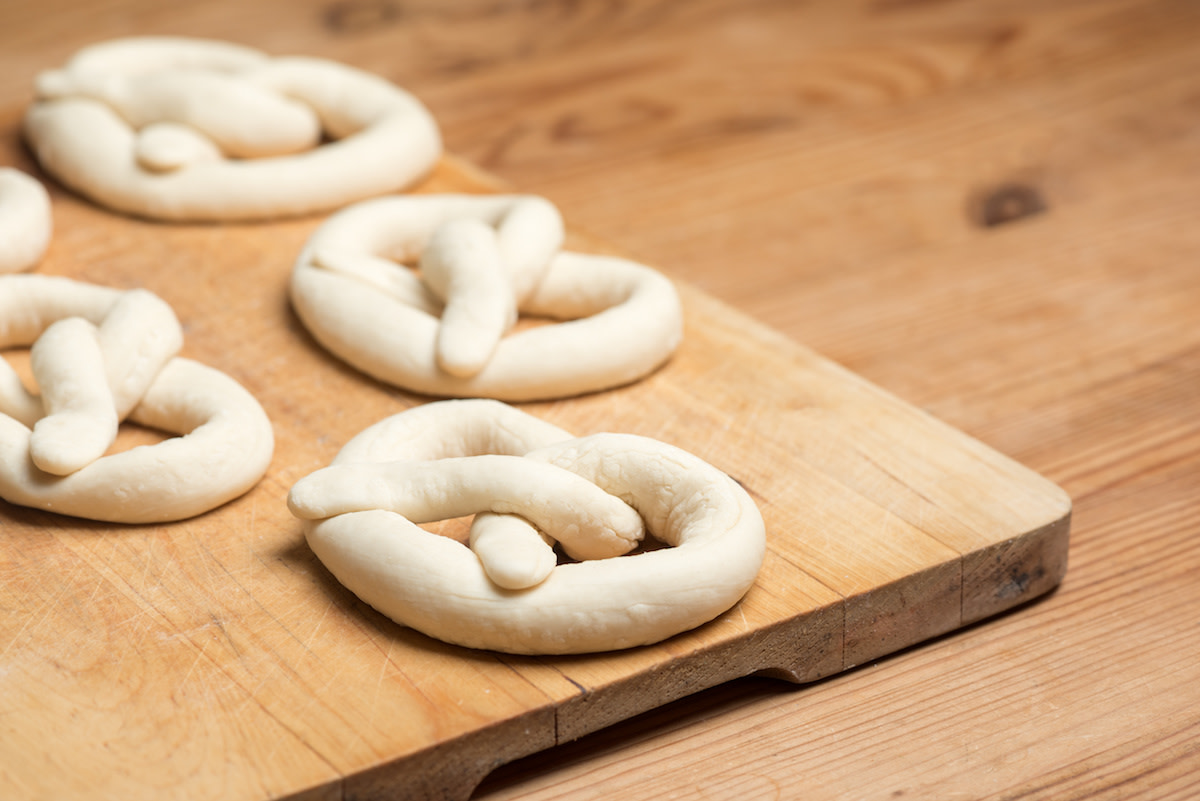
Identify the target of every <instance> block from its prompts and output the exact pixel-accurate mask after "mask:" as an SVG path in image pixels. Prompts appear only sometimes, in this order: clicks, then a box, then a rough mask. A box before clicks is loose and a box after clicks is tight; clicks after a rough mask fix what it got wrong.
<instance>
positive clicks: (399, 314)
mask: <svg viewBox="0 0 1200 801" xmlns="http://www.w3.org/2000/svg"><path fill="white" fill-rule="evenodd" d="M563 238H564V233H563V222H562V218H561V216H560V215H559V213H558V210H557V209H556V208H555V207H554V206H553V205H552V204H550V203H548V202H547V201H545V200H543V199H541V198H538V197H532V196H524V195H487V196H474V195H411V196H389V197H383V198H376V199H372V200H367V201H363V202H361V203H357V204H354V205H353V206H350V207H349V208H346V209H343V210H341V211H340V212H338V213H336V214H334V215H333V216H331V217H330V218H329V219H328V220H327V221H326V222H325V223H323V224H322V225H321V226H320V228H318V229H317V231H316V232H315V233H314V234H313V236H312V237H311V238H310V239H309V241H308V243H307V244H306V246H305V247H304V249H303V251H302V252H301V254H300V256H299V258H298V259H297V261H296V264H295V267H294V268H293V271H292V279H291V297H292V305H293V306H294V308H295V309H296V312H297V314H298V315H299V317H300V319H301V320H302V321H303V322H304V324H305V326H306V327H307V328H308V329H309V331H311V332H312V334H313V336H314V337H315V338H316V339H317V341H318V342H320V343H321V344H322V345H323V346H324V347H325V348H327V349H328V350H330V351H331V352H332V353H334V354H335V355H337V356H339V357H340V358H342V359H343V360H345V361H346V362H348V363H350V364H351V365H353V366H355V367H357V368H358V369H360V370H362V371H363V372H365V373H367V374H369V375H371V376H373V377H375V378H377V379H379V380H381V381H384V382H386V383H388V384H392V385H394V386H398V387H402V388H404V389H408V390H411V391H414V392H418V393H421V394H425V395H433V396H439V397H459V398H464V397H481V398H493V399H497V400H504V401H510V402H516V401H528V400H539V399H549V398H561V397H567V396H571V395H578V394H582V393H586V392H594V391H599V390H606V389H611V388H613V387H617V386H620V385H623V384H627V383H630V382H633V381H636V380H638V379H641V378H643V377H645V376H646V375H648V374H649V373H651V372H653V371H654V370H655V369H656V368H658V367H659V366H661V365H662V364H663V363H665V362H666V361H667V360H668V359H669V358H670V356H671V355H672V354H673V353H674V351H675V349H676V348H677V347H678V345H679V342H680V340H681V339H682V336H683V312H682V307H681V305H680V301H679V296H678V293H677V292H676V290H675V286H674V285H673V284H672V283H671V281H670V280H669V279H668V278H666V277H665V276H664V275H662V274H661V273H659V272H658V271H656V270H653V269H651V268H649V267H646V266H645V265H641V264H637V263H635V262H632V261H628V260H626V259H619V258H614V257H609V256H594V255H586V254H580V253H571V252H567V251H563V250H562V249H561V246H562V242H563ZM414 266H415V267H419V270H413V269H410V267H414ZM518 316H527V317H529V318H540V319H541V320H543V321H547V320H548V321H553V322H550V323H548V324H543V325H536V326H533V327H527V328H524V329H520V328H516V329H514V328H513V324H514V323H515V322H516V320H517V318H518Z"/></svg>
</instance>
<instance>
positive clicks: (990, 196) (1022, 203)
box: [971, 183, 1046, 228]
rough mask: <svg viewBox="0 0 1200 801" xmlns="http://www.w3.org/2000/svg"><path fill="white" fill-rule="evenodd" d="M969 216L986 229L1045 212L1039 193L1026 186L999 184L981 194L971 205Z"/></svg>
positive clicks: (1044, 203) (1044, 204)
mask: <svg viewBox="0 0 1200 801" xmlns="http://www.w3.org/2000/svg"><path fill="white" fill-rule="evenodd" d="M971 206H972V210H971V216H972V218H973V219H974V220H975V222H976V223H978V224H979V225H982V226H984V227H986V228H994V227H995V226H997V225H1004V224H1005V223H1010V222H1014V221H1016V220H1022V219H1025V218H1026V217H1033V216H1034V215H1037V214H1041V213H1042V212H1044V211H1046V202H1045V200H1043V199H1042V195H1041V193H1039V192H1038V191H1037V189H1035V188H1034V187H1032V186H1028V185H1026V184H1016V183H1012V184H1001V185H1000V186H996V187H991V188H989V189H987V190H985V191H983V192H981V193H980V194H979V195H978V196H977V197H976V199H975V201H974V202H973V203H972V204H971Z"/></svg>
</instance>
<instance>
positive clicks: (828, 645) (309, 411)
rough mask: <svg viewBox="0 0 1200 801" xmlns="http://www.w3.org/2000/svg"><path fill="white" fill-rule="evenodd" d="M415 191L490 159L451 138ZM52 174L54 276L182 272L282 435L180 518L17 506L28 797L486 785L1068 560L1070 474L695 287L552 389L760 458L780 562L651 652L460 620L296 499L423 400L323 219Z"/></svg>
mask: <svg viewBox="0 0 1200 801" xmlns="http://www.w3.org/2000/svg"><path fill="white" fill-rule="evenodd" d="M9 155H10V157H15V156H16V155H17V154H15V153H10V154H9ZM419 189H420V190H421V191H431V192H438V191H469V192H480V191H489V190H490V189H491V185H490V184H488V183H485V182H484V181H483V176H482V175H481V174H480V173H478V172H477V171H474V170H472V169H470V168H468V167H465V166H464V165H462V164H461V163H459V162H457V161H456V160H454V159H452V158H448V159H446V160H445V161H444V162H443V164H442V165H441V166H440V168H439V169H438V170H437V172H435V174H434V175H433V176H432V178H431V180H430V181H428V182H427V183H426V184H425V185H422V186H421V187H420V188H419ZM56 195H57V196H56V198H55V205H54V209H55V217H56V221H57V222H58V227H59V229H60V234H59V236H58V237H57V238H56V240H55V247H56V251H55V255H54V258H52V259H49V260H47V262H46V263H44V264H43V265H42V266H41V268H40V270H39V271H40V272H43V273H48V274H56V275H70V276H73V277H79V278H85V279H88V280H92V281H95V282H98V283H103V284H104V285H107V286H118V287H135V286H137V287H146V288H149V289H151V290H152V291H154V292H155V293H157V294H159V295H160V296H161V297H163V298H164V299H165V300H167V301H168V302H169V303H171V305H172V307H173V308H174V309H175V310H176V313H177V314H178V315H179V317H180V319H181V321H182V322H183V325H184V328H185V331H186V334H187V348H186V350H185V353H186V354H187V355H189V356H190V357H192V358H196V359H199V360H200V361H202V362H204V363H206V364H210V365H214V366H219V367H220V368H221V369H223V370H225V371H227V372H228V373H229V374H230V375H232V376H234V377H235V378H237V379H238V380H239V381H241V382H242V383H243V384H244V385H245V386H246V387H247V388H248V389H250V390H251V392H252V393H253V394H254V395H255V396H256V397H257V398H259V399H260V401H261V402H262V403H263V406H264V408H265V409H266V411H267V413H268V415H269V416H270V417H271V419H272V422H273V424H274V428H275V433H276V438H277V448H276V455H275V460H274V463H273V465H272V467H271V469H270V470H269V471H268V473H267V475H266V476H265V478H264V479H263V481H262V482H261V484H260V485H259V486H258V487H256V488H255V489H254V490H252V491H251V492H250V493H248V494H247V495H246V496H245V497H243V498H241V499H239V500H237V501H235V502H233V503H230V504H228V505H227V506H225V507H222V508H221V509H218V510H215V511H214V512H212V513H209V514H206V515H203V516H200V517H198V518H195V519H192V520H188V521H183V522H180V523H173V524H170V525H162V526H142V527H129V526H111V525H101V524H92V523H87V522H79V521H73V520H70V519H66V518H62V517H59V516H56V515H50V514H45V513H39V512H35V511H30V510H26V509H22V508H19V507H11V506H7V505H6V506H5V508H4V509H3V511H4V513H5V520H6V523H7V525H6V526H5V533H6V539H7V542H8V545H9V554H10V556H9V558H8V559H6V561H5V563H4V564H3V569H4V581H3V582H2V583H0V586H2V587H3V595H0V599H2V600H0V607H2V608H4V609H6V610H9V611H8V614H6V615H5V617H4V619H3V622H4V626H3V629H2V631H3V637H4V650H3V654H4V656H3V658H2V659H0V667H2V668H3V672H4V675H5V682H4V684H3V689H2V691H0V709H2V710H3V711H4V712H5V713H6V714H7V715H8V716H9V717H10V719H13V720H20V721H21V724H20V725H21V729H20V732H21V735H20V736H19V737H12V738H11V739H10V740H8V741H5V742H4V745H5V747H4V748H3V749H2V751H0V752H2V753H3V754H4V757H3V759H2V760H0V771H3V775H4V777H5V779H6V783H7V784H9V785H10V786H11V788H12V792H11V793H10V794H9V797H11V798H14V799H16V798H29V799H35V798H43V797H55V798H68V797H86V796H88V795H90V794H93V793H96V794H99V795H103V796H119V797H122V798H151V797H157V796H159V795H161V794H162V793H164V792H167V791H169V792H170V793H171V795H172V796H173V797H176V798H197V799H202V798H215V797H221V798H224V799H244V801H260V799H273V798H279V797H283V796H294V795H297V794H303V795H305V796H316V797H320V796H323V795H326V794H332V795H333V796H337V795H340V794H346V795H350V796H352V797H356V798H381V799H382V798H397V797H398V798H426V797H428V798H446V799H466V798H467V797H468V796H469V795H470V793H471V791H472V790H473V789H474V788H475V786H476V784H477V783H478V782H479V781H480V780H481V779H482V778H483V777H484V775H486V773H487V772H488V771H489V770H490V769H492V768H494V767H495V766H497V765H499V764H503V763H505V762H508V761H510V760H513V759H516V758H518V757H522V756H527V755H529V754H532V753H535V752H537V751H540V750H544V749H546V748H549V747H551V746H553V745H556V744H560V743H564V742H567V741H570V740H572V739H575V738H578V737H580V736H582V735H585V734H587V733H589V732H592V731H595V730H597V729H600V728H602V727H604V726H606V725H610V724H613V723H616V722H618V721H621V720H624V719H627V718H630V717H633V716H635V715H637V714H638V713H641V712H645V711H647V710H649V709H653V708H654V707H656V706H660V705H662V704H664V703H667V702H670V701H673V700H676V699H678V698H680V697H682V696H684V695H687V694H689V693H693V692H697V691H700V690H705V689H709V688H711V687H714V686H716V685H718V684H721V683H723V682H725V681H729V680H731V679H736V678H740V677H743V676H746V675H749V674H752V673H766V674H769V675H774V676H779V677H784V678H787V679H790V680H792V681H799V682H804V681H813V680H816V679H819V678H823V677H825V676H829V675H832V674H834V673H837V672H840V671H841V670H844V669H846V668H848V667H853V666H854V665H857V664H860V663H862V662H864V661H867V660H870V659H875V658H878V657H880V656H883V655H885V654H888V653H891V652H893V651H896V650H898V649H900V648H903V647H906V646H909V645H912V644H914V643H917V642H920V641H922V640H925V639H928V638H930V637H933V636H936V635H938V634H942V633H945V632H947V631H951V630H953V629H955V628H958V627H959V626H961V625H963V623H969V622H971V621H972V620H974V619H976V618H979V617H983V616H988V615H991V614H995V613H996V612H1000V611H1004V610H1006V609H1008V608H1010V607H1012V606H1014V605H1016V604H1019V603H1022V602H1025V601H1028V600H1030V599H1031V598H1034V597H1036V596H1038V595H1041V594H1043V593H1045V592H1047V591H1048V590H1050V589H1051V588H1052V587H1053V586H1055V585H1056V584H1057V583H1058V581H1059V580H1060V579H1061V577H1062V574H1063V571H1064V570H1065V568H1066V545H1067V533H1068V519H1069V512H1070V501H1069V500H1068V499H1067V497H1066V495H1065V494H1064V493H1063V492H1062V491H1061V490H1059V489H1058V488H1057V487H1055V486H1054V485H1053V484H1051V483H1050V482H1048V481H1046V480H1045V479H1043V478H1041V477H1039V476H1037V475H1036V474H1034V473H1032V472H1031V471H1029V470H1028V469H1026V468H1022V467H1020V466H1019V465H1017V464H1015V463H1013V462H1011V461H1010V460H1009V459H1007V458H1006V457H1003V456H1001V455H999V454H997V453H995V452H994V451H992V450H990V449H988V448H986V447H985V446H983V445H981V444H979V443H978V442H976V441H973V440H970V439H969V438H967V437H966V436H964V435H962V434H960V433H958V432H956V431H954V430H953V429H951V428H949V427H948V426H945V425H943V424H940V423H938V422H936V421H934V420H933V419H932V418H930V417H928V416H926V415H924V414H922V413H920V412H918V411H916V410H915V409H912V408H911V407H909V406H907V405H905V404H903V403H902V402H900V401H898V400H896V399H894V398H892V397H890V396H888V395H886V394H884V393H882V392H881V391H879V390H878V389H876V388H874V387H872V386H871V385H869V384H867V383H866V382H864V381H862V380H860V379H858V378H856V377H855V376H853V375H852V374H850V373H848V372H846V371H844V370H842V369H840V368H837V367H835V366H834V365H832V364H830V363H828V362H826V361H825V360H823V359H821V358H820V357H818V356H816V355H815V354H813V353H811V352H810V351H807V350H806V349H804V348H802V347H800V346H799V345H796V344H795V343H792V342H790V341H787V340H785V339H783V338H782V337H779V336H778V335H776V334H774V333H772V332H771V331H769V330H768V329H765V328H762V327H761V326H758V325H757V324H756V323H754V322H752V321H751V320H749V319H748V318H746V317H745V316H744V315H742V314H740V313H737V312H735V311H733V310H732V309H730V308H729V307H727V306H724V305H723V304H721V303H719V302H717V301H715V300H713V299H711V298H709V297H708V296H706V295H704V294H703V293H701V292H699V291H698V290H695V289H692V288H690V287H689V286H686V285H682V286H681V291H682V293H683V299H684V305H685V308H686V317H685V329H686V333H685V343H684V345H683V346H682V347H681V348H680V350H679V352H678V353H677V354H676V355H675V356H674V358H673V359H672V360H671V362H670V363H669V364H668V365H667V366H666V367H664V368H663V369H661V370H659V371H658V372H656V373H655V374H654V375H653V376H651V377H649V378H647V379H646V380H644V381H640V382H637V383H636V384H634V385H631V386H629V387H625V388H621V389H618V390H614V391H609V392H604V393H595V394H592V395H588V396H585V397H581V398H572V399H567V400H562V401H555V402H551V403H538V404H526V408H527V409H528V410H529V411H531V412H532V413H534V414H537V415H539V416H541V417H543V418H546V419H549V420H551V421H553V422H555V423H557V424H559V425H561V426H563V427H564V428H566V429H567V430H570V431H573V432H575V433H578V434H580V435H582V434H588V433H593V432H595V431H624V432H630V433H638V434H644V435H646V436H651V437H655V438H657V439H661V440H664V441H667V442H671V443H674V444H677V445H679V446H680V447H683V448H685V449H687V450H689V451H692V452H693V453H696V454H697V455H698V456H700V457H701V458H704V459H706V460H708V461H709V462H711V463H712V464H714V465H716V466H718V467H720V468H721V469H723V470H725V471H726V472H727V473H729V474H730V475H733V476H734V477H735V478H737V479H738V480H739V481H740V482H741V483H742V484H743V485H744V486H745V487H746V488H747V490H748V491H749V492H750V493H751V494H752V495H753V496H754V497H755V498H756V499H757V501H758V503H759V505H760V506H761V507H762V511H763V515H764V520H765V522H766V524H767V528H768V531H769V556H768V559H767V562H766V565H765V566H764V569H763V571H762V573H761V575H760V577H759V580H758V582H757V583H756V585H755V587H753V588H752V590H751V592H750V593H749V594H748V595H747V596H746V597H745V598H744V599H743V601H742V602H741V603H739V604H738V606H736V607H735V608H734V609H733V610H731V611H729V612H727V613H726V614H725V615H723V616H722V617H720V618H719V619H718V620H717V621H714V622H713V623H711V624H709V625H707V626H704V627H702V628H701V629H699V630H697V631H695V632H691V633H688V634H685V635H683V636H680V637H676V638H672V639H671V640H669V641H667V642H665V643H663V644H661V645H658V646H654V647H649V648H639V649H633V650H629V651H625V652H620V653H613V654H599V655H595V656H590V657H575V658H563V659H553V658H544V659H528V658H510V657H505V656H499V655H495V654H489V653H482V652H472V651H469V650H467V649H461V648H454V647H450V646H446V645H443V644H440V643H436V642H434V641H431V640H428V639H427V638H425V637H422V636H420V635H417V634H415V633H413V632H409V631H406V630H401V629H400V628H399V627H397V626H395V625H394V624H391V623H390V622H389V621H387V620H386V619H385V618H382V617H381V616H379V615H377V614H375V613H374V612H372V611H371V610H370V609H368V608H365V607H364V605H362V604H361V603H358V602H357V601H356V600H355V599H354V598H353V596H352V595H350V594H349V593H348V592H347V591H345V590H344V589H343V588H341V587H340V586H338V585H337V583H336V581H333V580H332V579H331V577H330V576H329V575H328V574H327V573H326V572H325V571H324V569H323V568H322V567H321V565H320V563H319V562H317V561H316V559H315V557H313V556H312V555H311V553H310V552H309V551H308V549H307V547H306V546H305V545H304V542H303V537H302V536H301V535H300V525H299V522H298V521H296V520H295V519H293V518H292V517H291V515H290V514H289V513H288V511H287V505H286V494H287V490H288V488H289V487H290V486H291V484H292V482H293V481H294V480H295V479H297V478H299V477H301V476H303V475H305V474H306V473H308V472H310V471H312V470H313V469H316V468H318V467H320V466H323V465H325V464H327V463H328V462H329V461H330V459H331V458H332V456H333V455H334V453H336V451H337V449H338V448H340V446H341V445H342V444H343V443H345V442H346V441H347V440H348V439H350V438H351V437H352V436H353V435H354V434H356V433H357V432H358V431H360V430H362V429H363V428H365V427H366V426H368V425H370V424H371V423H373V422H375V421H377V420H380V419H382V418H383V417H386V416H387V415H390V414H394V413H395V412H397V411H400V410H401V409H403V408H406V407H409V406H411V405H413V404H414V403H419V402H421V401H422V400H423V399H421V398H418V397H414V396H411V395H408V394H406V393H403V392H400V391H397V390H394V389H390V388H387V387H385V386H382V385H380V384H377V383H376V382H374V381H371V380H369V379H367V378H366V377H365V376H363V375H360V374H358V373H357V372H355V371H354V370H352V369H350V368H348V367H346V366H343V365H342V364H341V363H340V362H338V361H337V360H335V359H334V358H332V357H331V356H329V355H327V354H326V353H325V352H324V351H322V350H321V349H320V348H319V347H318V346H316V345H315V343H314V341H313V340H312V338H311V337H310V336H309V335H308V334H307V332H306V331H304V330H303V328H302V327H301V326H300V325H299V324H298V321H297V319H296V318H295V316H294V315H293V314H292V312H291V311H290V309H289V307H288V304H287V301H286V283H287V276H288V273H289V269H290V265H291V262H292V261H293V260H294V259H295V257H296V256H297V255H298V254H299V251H300V249H301V247H302V245H303V242H304V239H305V238H306V236H307V235H308V234H309V233H310V232H311V231H312V229H313V228H314V227H315V225H316V224H317V223H318V222H319V220H311V219H310V220H301V221H294V222H288V223H279V224H269V225H268V224H264V225H238V226H180V225H162V224H157V223H147V222H141V221H136V220H131V219H126V218H123V217H119V216H116V215H113V214H110V213H107V212H105V211H102V210H100V209H96V208H93V207H90V206H88V205H86V204H85V203H83V202H82V201H81V200H79V199H77V198H74V197H71V196H69V195H68V194H67V193H65V192H61V191H59V192H57V193H56ZM573 246H574V247H582V248H586V249H589V250H595V249H596V248H597V247H599V245H598V244H596V243H594V242H590V241H588V240H586V239H584V238H582V237H576V241H575V243H574V244H573ZM80 253H83V254H86V255H85V256H79V255H77V254H80ZM133 436H134V434H133V433H132V432H131V434H130V435H129V437H130V438H132V437H133ZM145 436H146V435H145V434H141V439H144V438H145ZM124 445H125V443H122V447H123V446H124ZM532 489H533V488H531V491H532ZM447 533H451V532H447ZM48 576H50V577H53V578H52V580H49V581H48V580H47V577H48ZM114 655H117V658H115V659H114V658H113V657H114ZM198 725H199V726H202V727H203V729H204V730H205V731H206V732H208V734H209V736H208V737H203V738H195V737H193V736H192V732H193V731H194V728H195V727H196V726H198ZM148 748H149V749H150V753H148V754H146V751H147V749H148ZM159 748H165V750H164V751H163V752H162V753H158V754H157V755H156V756H155V751H157V749H159ZM143 754H145V755H146V758H143V756H142V755H143ZM151 757H152V758H151ZM64 758H66V759H68V760H69V761H67V762H65V763H62V764H59V763H58V760H61V759H64Z"/></svg>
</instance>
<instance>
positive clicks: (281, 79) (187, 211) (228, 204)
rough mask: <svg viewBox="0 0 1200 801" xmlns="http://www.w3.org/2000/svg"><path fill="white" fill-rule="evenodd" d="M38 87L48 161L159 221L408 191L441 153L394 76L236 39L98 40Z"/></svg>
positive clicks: (39, 128) (39, 139) (424, 115)
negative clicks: (277, 54) (280, 53)
mask: <svg viewBox="0 0 1200 801" xmlns="http://www.w3.org/2000/svg"><path fill="white" fill-rule="evenodd" d="M35 91H36V95H37V99H36V102H35V103H33V105H32V106H31V107H30V109H29V111H28V113H27V114H26V117H25V135H26V138H27V139H28V140H29V142H30V144H31V146H32V148H33V150H34V152H35V153H36V154H37V157H38V160H39V161H40V162H41V163H42V165H43V166H44V167H45V168H46V169H47V170H49V171H50V172H51V173H53V174H54V175H55V176H56V177H58V178H59V179H60V180H61V181H62V182H63V183H64V184H66V185H67V186H69V187H71V188H72V189H75V190H76V191H78V192H80V193H81V194H83V195H85V196H87V197H89V198H91V199H93V200H95V201H96V202H98V203H100V204H102V205H105V206H108V207H110V208H113V209H116V210H118V211H123V212H127V213H129V214H135V215H139V216H145V217H151V218H157V219H163V220H173V221H221V220H259V219H269V218H277V217H285V216H292V215H299V214H308V213H313V212H319V211H326V210H329V209H333V208H337V207H340V206H344V205H346V204H348V203H352V202H354V201H357V200H361V199H363V198H366V197H371V196H373V195H380V194H384V193H387V192H395V191H399V190H401V189H403V188H405V187H407V186H409V185H410V184H412V183H413V182H415V181H416V180H417V179H418V178H420V177H421V176H423V175H424V174H425V173H426V172H428V171H429V170H430V169H431V168H432V166H433V164H434V163H435V162H436V161H437V159H438V157H439V156H440V154H441V137H440V134H439V132H438V129H437V125H436V123H435V121H434V119H433V117H432V116H431V115H430V114H429V112H428V110H427V109H426V108H425V107H424V106H423V105H422V104H421V103H420V102H419V101H418V100H417V99H416V98H414V97H413V96H412V95H410V94H409V93H408V92H405V91H404V90H402V89H400V88H399V87H397V86H395V85H393V84H391V83H389V82H388V81H386V80H384V79H382V78H380V77H377V76H375V75H371V74H369V73H366V72H363V71H360V70H357V69H354V68H352V67H349V66H345V65H342V64H338V63H336V62H332V61H326V60H322V59H315V58H304V57H282V58H270V57H268V56H267V55H265V54H263V53H261V52H259V51H257V50H253V49H251V48H248V47H243V46H241V45H236V44H232V43H229V42H219V41H212V40H206V39H192V38H182V37H132V38H126V39H115V40H112V41H108V42H103V43H100V44H96V45H92V46H90V47H86V48H84V49H83V50H80V51H79V52H78V53H77V54H76V55H75V56H73V57H72V58H71V59H70V60H69V61H68V62H67V64H66V66H65V67H63V68H62V69H59V70H54V71H49V72H45V73H42V74H41V75H39V76H38V77H37V80H36V86H35ZM323 137H325V138H327V139H328V140H330V141H323Z"/></svg>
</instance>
